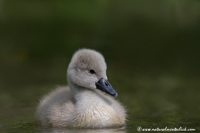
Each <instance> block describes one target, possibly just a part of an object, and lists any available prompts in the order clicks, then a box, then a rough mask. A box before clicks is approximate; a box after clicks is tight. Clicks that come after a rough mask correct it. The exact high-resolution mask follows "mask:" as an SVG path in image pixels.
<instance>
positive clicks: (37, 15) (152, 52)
mask: <svg viewBox="0 0 200 133" xmlns="http://www.w3.org/2000/svg"><path fill="white" fill-rule="evenodd" d="M199 23H200V1H198V0H192V1H191V0H168V1H161V0H160V1H155V0H152V1H151V2H149V0H147V1H146V0H144V1H140V0H139V1H138V0H134V1H128V0H127V1H124V2H123V3H122V2H121V1H119V0H115V1H103V0H94V1H76V2H73V1H63V2H59V1H57V2H50V1H49V2H40V1H33V0H29V1H17V2H16V1H14V0H10V1H6V0H1V1H0V24H1V25H0V132H3V133H9V132H11V133H23V132H25V133H27V132H31V133H37V132H41V133H49V132H52V133H57V132H58V133H61V132H73V133H75V132H115V133H117V132H119V133H120V132H122V133H124V132H137V129H138V127H141V128H143V129H145V128H152V129H156V128H160V129H161V128H166V127H167V128H173V129H174V128H180V127H181V128H187V129H195V130H196V131H200V106H199V103H200V52H199V50H200V45H199V44H200V37H199V36H200V25H199ZM83 47H86V48H92V49H96V50H98V51H100V52H101V53H102V54H103V55H104V56H105V58H106V61H107V65H108V70H107V76H108V78H109V82H110V83H111V84H112V86H113V87H114V88H115V90H116V91H117V92H118V94H119V96H118V98H117V100H119V101H120V102H121V103H122V104H123V105H124V106H125V107H126V108H127V113H128V118H127V126H126V127H125V128H123V129H103V130H102V129H98V130H91V129H84V130H83V129H78V130H77V129H76V130H75V129H63V128H62V129H58V128H42V127H37V126H36V125H35V118H34V114H35V108H36V106H37V103H38V102H39V99H40V98H41V97H42V96H43V95H44V94H46V93H47V92H49V91H51V90H53V89H54V88H55V87H56V86H57V85H66V84H67V82H66V69H67V66H68V63H69V61H70V58H71V56H72V54H73V53H74V51H76V50H77V49H79V48H83Z"/></svg>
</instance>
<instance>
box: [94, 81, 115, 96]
mask: <svg viewBox="0 0 200 133" xmlns="http://www.w3.org/2000/svg"><path fill="white" fill-rule="evenodd" d="M96 87H97V89H99V90H101V91H103V92H106V93H108V94H109V95H111V96H114V97H117V96H118V94H117V92H116V91H115V89H113V87H112V85H111V84H110V83H109V82H108V80H106V79H104V78H101V79H100V80H99V81H98V82H96Z"/></svg>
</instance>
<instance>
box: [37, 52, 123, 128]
mask: <svg viewBox="0 0 200 133" xmlns="http://www.w3.org/2000/svg"><path fill="white" fill-rule="evenodd" d="M67 79H68V85H69V86H63V87H58V88H56V89H55V90H53V91H52V92H50V93H49V94H47V95H46V96H44V97H43V98H42V100H41V101H40V103H39V105H38V107H37V112H36V119H37V121H38V123H39V124H40V125H41V126H52V127H76V128H104V127H118V126H122V125H124V124H125V121H126V111H125V108H124V107H123V106H122V105H121V104H120V103H119V102H118V101H116V100H115V99H114V98H113V97H116V96H117V92H116V91H115V90H114V89H113V88H112V86H111V84H110V83H109V82H108V80H107V76H106V63H105V60H104V58H103V56H102V55H101V54H100V53H98V52H96V51H94V50H89V49H81V50H78V51H77V52H76V53H75V54H74V55H73V57H72V60H71V62H70V64H69V67H68V70H67ZM106 93H107V94H106Z"/></svg>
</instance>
